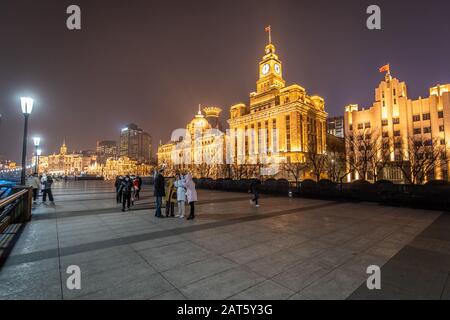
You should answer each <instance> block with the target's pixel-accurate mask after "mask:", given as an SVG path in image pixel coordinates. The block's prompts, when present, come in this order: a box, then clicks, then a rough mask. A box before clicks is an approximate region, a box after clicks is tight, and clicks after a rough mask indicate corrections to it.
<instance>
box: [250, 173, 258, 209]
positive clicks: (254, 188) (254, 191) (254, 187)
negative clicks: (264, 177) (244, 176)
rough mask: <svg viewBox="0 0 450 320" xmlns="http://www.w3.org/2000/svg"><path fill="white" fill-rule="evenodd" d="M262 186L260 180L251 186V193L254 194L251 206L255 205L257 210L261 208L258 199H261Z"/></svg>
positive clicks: (253, 182)
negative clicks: (260, 187) (260, 189)
mask: <svg viewBox="0 0 450 320" xmlns="http://www.w3.org/2000/svg"><path fill="white" fill-rule="evenodd" d="M260 185H261V181H260V180H255V181H252V183H251V184H250V190H249V192H250V193H251V194H253V198H252V199H251V200H250V203H251V204H254V205H255V207H256V208H259V204H258V199H259V186H260Z"/></svg>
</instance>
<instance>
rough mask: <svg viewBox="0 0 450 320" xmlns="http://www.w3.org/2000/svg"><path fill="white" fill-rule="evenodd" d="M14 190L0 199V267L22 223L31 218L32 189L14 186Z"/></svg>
mask: <svg viewBox="0 0 450 320" xmlns="http://www.w3.org/2000/svg"><path fill="white" fill-rule="evenodd" d="M12 192H13V194H12V195H10V196H8V197H6V198H4V199H0V267H1V266H2V265H3V263H4V261H5V258H6V256H7V255H8V254H9V251H10V249H11V247H12V245H11V244H12V243H13V241H14V239H15V238H16V236H17V235H18V234H19V232H20V230H21V226H22V224H23V223H25V222H28V221H30V219H31V201H32V189H31V188H29V187H13V188H12Z"/></svg>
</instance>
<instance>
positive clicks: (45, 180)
mask: <svg viewBox="0 0 450 320" xmlns="http://www.w3.org/2000/svg"><path fill="white" fill-rule="evenodd" d="M52 184H53V177H52V176H51V175H47V174H45V173H44V174H42V175H41V176H39V175H38V174H37V173H34V174H31V175H29V176H28V178H27V185H28V186H29V187H31V188H32V189H33V203H34V204H36V203H37V200H38V196H39V193H40V192H42V203H44V204H46V203H47V197H48V200H49V201H50V204H54V203H55V202H54V199H53V193H52Z"/></svg>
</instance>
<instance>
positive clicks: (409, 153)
mask: <svg viewBox="0 0 450 320" xmlns="http://www.w3.org/2000/svg"><path fill="white" fill-rule="evenodd" d="M439 143H440V141H439V140H438V139H432V140H423V139H417V138H416V139H415V138H410V139H409V140H408V145H407V146H406V148H403V149H402V152H401V153H399V154H398V157H397V159H396V161H395V162H394V164H395V166H396V167H398V168H399V169H400V170H401V171H402V174H403V177H404V178H405V179H406V180H407V181H408V182H409V183H411V184H422V183H423V182H424V181H425V180H426V179H428V178H429V177H430V176H433V174H434V172H435V170H436V167H437V166H439V165H447V163H448V159H447V156H446V148H445V147H444V146H442V147H441V146H440V145H439Z"/></svg>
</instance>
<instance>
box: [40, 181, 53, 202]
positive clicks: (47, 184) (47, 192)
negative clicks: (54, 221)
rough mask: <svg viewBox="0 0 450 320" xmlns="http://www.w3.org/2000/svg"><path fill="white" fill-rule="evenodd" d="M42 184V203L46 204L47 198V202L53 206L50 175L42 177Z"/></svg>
mask: <svg viewBox="0 0 450 320" xmlns="http://www.w3.org/2000/svg"><path fill="white" fill-rule="evenodd" d="M42 180H43V181H42V184H43V194H42V202H43V203H46V202H47V196H48V200H49V201H50V204H55V202H54V199H53V193H52V184H53V178H52V176H51V175H44V176H43V177H42Z"/></svg>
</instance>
